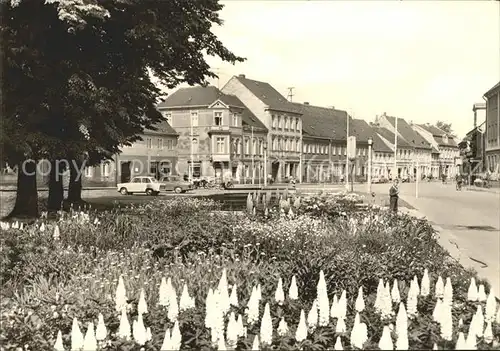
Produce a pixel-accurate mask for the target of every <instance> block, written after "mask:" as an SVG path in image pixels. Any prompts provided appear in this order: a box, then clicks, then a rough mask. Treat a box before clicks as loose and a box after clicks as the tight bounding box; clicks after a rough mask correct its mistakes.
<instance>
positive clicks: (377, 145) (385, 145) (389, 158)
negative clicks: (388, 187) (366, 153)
mask: <svg viewBox="0 0 500 351" xmlns="http://www.w3.org/2000/svg"><path fill="white" fill-rule="evenodd" d="M372 139H373V146H372V148H373V151H372V152H373V158H372V167H373V171H372V176H373V177H384V178H386V179H388V178H389V176H390V173H391V169H393V167H394V149H393V148H392V147H391V145H392V144H391V143H390V142H389V141H387V140H385V138H383V137H381V136H380V135H379V134H378V133H377V129H376V128H373V132H372Z"/></svg>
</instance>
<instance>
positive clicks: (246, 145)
mask: <svg viewBox="0 0 500 351" xmlns="http://www.w3.org/2000/svg"><path fill="white" fill-rule="evenodd" d="M245 154H246V155H250V139H248V138H246V139H245Z"/></svg>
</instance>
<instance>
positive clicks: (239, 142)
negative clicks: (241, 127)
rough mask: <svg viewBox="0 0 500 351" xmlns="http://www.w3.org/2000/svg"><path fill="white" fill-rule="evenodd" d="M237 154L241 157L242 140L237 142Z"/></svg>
mask: <svg viewBox="0 0 500 351" xmlns="http://www.w3.org/2000/svg"><path fill="white" fill-rule="evenodd" d="M236 152H237V153H238V155H241V139H238V140H237V142H236Z"/></svg>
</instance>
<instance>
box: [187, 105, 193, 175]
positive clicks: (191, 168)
mask: <svg viewBox="0 0 500 351" xmlns="http://www.w3.org/2000/svg"><path fill="white" fill-rule="evenodd" d="M190 134H191V138H190V139H191V164H190V165H189V171H188V175H189V181H190V182H191V181H193V158H194V157H193V115H192V114H191V118H190Z"/></svg>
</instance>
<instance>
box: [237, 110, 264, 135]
mask: <svg viewBox="0 0 500 351" xmlns="http://www.w3.org/2000/svg"><path fill="white" fill-rule="evenodd" d="M241 122H242V126H243V129H244V130H252V127H253V128H254V131H266V132H267V128H266V126H265V125H264V123H262V122H261V121H260V120H259V119H258V118H257V117H256V116H255V115H254V114H253V113H252V111H250V110H249V109H248V108H245V109H244V110H243V112H242V113H241Z"/></svg>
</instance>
